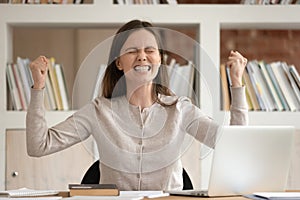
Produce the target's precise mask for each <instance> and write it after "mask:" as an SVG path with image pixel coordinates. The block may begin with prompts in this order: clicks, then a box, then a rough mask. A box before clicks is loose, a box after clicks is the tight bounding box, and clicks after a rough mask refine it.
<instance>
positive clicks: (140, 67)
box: [134, 65, 150, 72]
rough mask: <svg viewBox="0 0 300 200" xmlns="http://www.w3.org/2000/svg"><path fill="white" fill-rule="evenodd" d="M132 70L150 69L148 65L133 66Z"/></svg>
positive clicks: (142, 70)
mask: <svg viewBox="0 0 300 200" xmlns="http://www.w3.org/2000/svg"><path fill="white" fill-rule="evenodd" d="M134 70H135V71H137V72H147V71H150V66H149V65H143V66H135V67H134Z"/></svg>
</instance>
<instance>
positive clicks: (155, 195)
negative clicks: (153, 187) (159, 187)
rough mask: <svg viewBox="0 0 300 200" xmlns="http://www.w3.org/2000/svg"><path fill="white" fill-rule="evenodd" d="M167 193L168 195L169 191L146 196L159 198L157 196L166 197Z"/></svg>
mask: <svg viewBox="0 0 300 200" xmlns="http://www.w3.org/2000/svg"><path fill="white" fill-rule="evenodd" d="M169 195H170V194H169V193H162V194H152V195H148V196H147V198H149V199H154V198H159V197H167V196H169Z"/></svg>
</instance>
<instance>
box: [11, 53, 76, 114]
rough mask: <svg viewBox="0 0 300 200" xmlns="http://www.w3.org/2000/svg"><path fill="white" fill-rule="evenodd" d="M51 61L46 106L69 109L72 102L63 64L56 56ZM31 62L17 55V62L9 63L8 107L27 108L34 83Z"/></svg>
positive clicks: (52, 108)
mask: <svg viewBox="0 0 300 200" xmlns="http://www.w3.org/2000/svg"><path fill="white" fill-rule="evenodd" d="M50 61H51V62H50V63H51V64H49V73H48V75H47V78H46V83H45V97H44V98H45V99H44V102H45V108H46V109H47V110H69V109H70V106H69V105H70V103H69V98H68V93H67V87H66V81H65V76H64V72H63V68H62V65H61V64H57V63H55V59H54V58H51V59H50ZM30 62H31V61H30V60H29V59H28V58H21V57H17V62H16V63H8V64H7V70H6V78H7V83H8V92H7V94H8V95H10V101H11V102H7V105H8V106H7V108H12V109H13V110H27V107H28V104H29V101H30V95H31V92H30V88H31V87H32V85H33V79H32V75H31V71H30V68H29V64H30ZM10 105H12V106H10Z"/></svg>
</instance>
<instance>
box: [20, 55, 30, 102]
mask: <svg viewBox="0 0 300 200" xmlns="http://www.w3.org/2000/svg"><path fill="white" fill-rule="evenodd" d="M16 66H17V68H18V71H19V74H20V82H21V84H22V89H23V91H24V98H25V104H26V105H28V104H29V101H30V87H31V83H32V81H31V80H30V79H31V77H30V76H28V69H29V67H28V66H29V59H22V58H20V57H17V65H16Z"/></svg>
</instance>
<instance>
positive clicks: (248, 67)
mask: <svg viewBox="0 0 300 200" xmlns="http://www.w3.org/2000/svg"><path fill="white" fill-rule="evenodd" d="M246 73H248V75H249V79H250V82H251V84H252V86H253V90H254V92H255V95H256V98H257V101H258V104H259V107H260V110H264V111H265V110H266V105H265V102H264V101H263V98H262V94H261V93H262V91H261V87H260V85H259V82H258V81H257V80H256V77H255V76H254V70H253V68H252V65H251V63H250V62H248V63H247V65H246Z"/></svg>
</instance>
